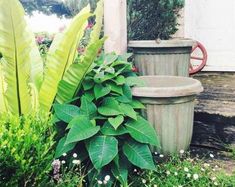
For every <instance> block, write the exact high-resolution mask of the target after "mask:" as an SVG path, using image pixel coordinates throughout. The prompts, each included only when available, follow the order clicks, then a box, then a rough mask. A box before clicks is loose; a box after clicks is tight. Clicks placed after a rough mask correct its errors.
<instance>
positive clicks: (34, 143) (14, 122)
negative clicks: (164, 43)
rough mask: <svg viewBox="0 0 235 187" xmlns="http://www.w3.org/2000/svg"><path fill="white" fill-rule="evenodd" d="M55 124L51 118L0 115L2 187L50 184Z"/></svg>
mask: <svg viewBox="0 0 235 187" xmlns="http://www.w3.org/2000/svg"><path fill="white" fill-rule="evenodd" d="M54 132H55V131H54V129H53V123H52V122H51V120H50V119H49V118H48V116H47V115H29V116H21V117H18V116H10V115H7V114H6V115H4V114H1V115H0V186H38V185H39V184H43V183H44V182H46V181H47V180H49V178H50V177H49V173H50V171H51V163H52V161H53V156H54V149H53V145H54V140H53V138H54Z"/></svg>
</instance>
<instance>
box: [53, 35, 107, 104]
mask: <svg viewBox="0 0 235 187" xmlns="http://www.w3.org/2000/svg"><path fill="white" fill-rule="evenodd" d="M105 39H106V38H103V39H101V40H98V41H96V42H95V43H93V44H91V45H89V46H88V48H87V50H86V52H85V56H84V58H83V60H82V62H81V63H78V64H72V65H70V67H69V69H68V70H67V71H66V72H65V75H64V77H63V80H61V81H60V83H59V87H58V93H57V96H56V101H57V102H58V103H64V102H66V101H68V100H70V99H72V98H73V97H75V96H76V95H77V93H78V91H79V89H80V86H81V83H82V81H83V79H84V78H85V75H86V74H87V72H88V70H89V68H90V66H91V65H92V63H93V61H94V60H95V58H96V56H97V53H98V50H99V49H100V48H101V47H102V45H103V43H104V41H105Z"/></svg>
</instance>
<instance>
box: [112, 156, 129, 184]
mask: <svg viewBox="0 0 235 187" xmlns="http://www.w3.org/2000/svg"><path fill="white" fill-rule="evenodd" d="M111 171H112V173H113V175H114V176H115V177H116V178H117V179H118V181H119V182H120V183H121V184H122V186H123V187H128V181H127V177H128V167H127V162H126V159H124V157H121V158H119V156H118V155H117V156H116V157H115V158H114V163H113V164H112V167H111Z"/></svg>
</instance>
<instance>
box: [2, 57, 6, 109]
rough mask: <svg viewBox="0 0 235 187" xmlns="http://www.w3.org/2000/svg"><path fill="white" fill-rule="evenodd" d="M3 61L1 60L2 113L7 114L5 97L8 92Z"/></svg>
mask: <svg viewBox="0 0 235 187" xmlns="http://www.w3.org/2000/svg"><path fill="white" fill-rule="evenodd" d="M2 61H3V60H2V59H1V60H0V113H4V112H7V105H6V100H5V97H4V94H5V91H6V83H5V80H4V76H3V71H2V64H1V63H2Z"/></svg>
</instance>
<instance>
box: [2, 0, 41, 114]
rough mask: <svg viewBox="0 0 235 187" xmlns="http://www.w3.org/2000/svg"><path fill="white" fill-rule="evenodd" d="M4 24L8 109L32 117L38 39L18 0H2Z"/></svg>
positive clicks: (3, 36)
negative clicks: (33, 56) (34, 68)
mask: <svg viewBox="0 0 235 187" xmlns="http://www.w3.org/2000/svg"><path fill="white" fill-rule="evenodd" d="M0 23H1V24H0V36H1V37H0V51H1V52H2V55H3V57H4V59H5V61H4V62H2V71H4V77H5V82H6V84H7V88H6V93H5V97H6V101H7V104H8V105H7V108H8V109H9V111H10V112H11V113H12V114H17V115H21V114H28V113H30V112H31V111H32V103H31V96H30V90H29V85H28V83H29V81H30V75H31V65H32V64H31V62H34V61H33V59H32V55H31V54H32V46H33V43H34V42H35V41H34V40H35V39H34V37H32V36H33V34H32V32H30V31H29V29H28V27H27V25H26V21H25V18H24V9H23V7H22V5H21V4H20V2H19V1H18V0H1V3H0ZM34 44H35V43H34ZM39 63H40V62H39ZM33 66H34V65H33ZM35 72H36V71H35ZM37 72H38V71H37ZM33 79H34V78H33Z"/></svg>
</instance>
